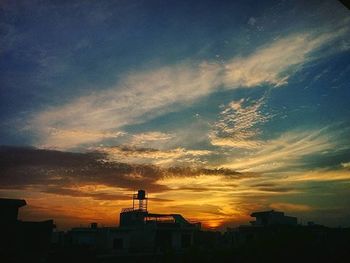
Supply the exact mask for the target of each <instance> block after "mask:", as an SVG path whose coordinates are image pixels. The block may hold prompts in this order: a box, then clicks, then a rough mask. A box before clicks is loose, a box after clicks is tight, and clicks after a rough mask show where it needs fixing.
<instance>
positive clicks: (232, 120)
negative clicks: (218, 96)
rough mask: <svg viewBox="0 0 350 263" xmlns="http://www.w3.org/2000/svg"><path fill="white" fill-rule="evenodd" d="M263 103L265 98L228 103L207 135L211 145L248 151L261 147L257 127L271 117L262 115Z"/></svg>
mask: <svg viewBox="0 0 350 263" xmlns="http://www.w3.org/2000/svg"><path fill="white" fill-rule="evenodd" d="M264 103H265V96H263V97H262V98H260V99H259V100H257V101H255V102H253V103H250V102H249V101H247V100H245V99H241V100H239V101H232V102H231V103H229V105H228V106H226V107H225V109H224V110H223V111H222V112H221V113H220V116H219V120H218V121H217V122H216V123H215V124H214V126H213V131H212V132H211V134H210V135H209V138H210V141H211V144H213V145H216V146H222V147H234V148H248V149H254V148H257V147H259V146H261V144H262V142H261V141H259V140H258V139H257V136H258V135H259V134H260V130H259V128H258V127H257V125H258V124H262V123H264V122H266V121H267V120H268V119H269V118H270V117H271V116H269V115H266V114H265V115H264V114H263V113H262V107H263V106H264ZM245 104H246V105H245Z"/></svg>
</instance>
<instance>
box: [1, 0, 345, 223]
mask: <svg viewBox="0 0 350 263" xmlns="http://www.w3.org/2000/svg"><path fill="white" fill-rule="evenodd" d="M349 62H350V16H349V10H348V9H347V8H346V7H345V6H343V5H342V4H341V3H340V2H339V1H287V0H286V1H247V0H245V1H179V0H177V1H172V0H167V1H153V0H149V1H142V0H140V1H133V0H128V1H126V0H125V1H123V0H120V1H74V0H73V1H32V0H30V1H0V83H1V85H0V145H1V146H0V196H1V197H7V198H20V199H25V200H26V201H27V203H28V205H27V206H26V207H24V208H22V209H21V212H20V218H21V219H23V220H45V219H51V218H52V219H54V221H55V223H56V225H57V227H58V229H68V228H70V227H72V226H78V225H87V224H88V223H90V222H98V223H100V224H102V225H106V226H107V225H108V226H114V225H118V222H119V213H120V211H121V209H122V208H124V207H130V206H131V205H132V200H131V196H132V194H133V193H134V191H135V190H137V189H145V190H146V191H147V192H148V196H149V203H148V204H149V205H148V208H149V210H150V211H152V212H157V213H181V214H182V215H184V216H185V217H186V218H187V219H189V220H191V221H200V222H202V224H203V226H204V227H206V228H210V229H224V228H225V227H227V226H230V227H232V226H237V225H240V224H247V223H248V222H249V221H250V220H251V217H250V214H251V213H252V212H253V211H261V210H271V209H275V210H279V211H284V212H285V213H286V214H287V215H292V216H297V217H298V219H299V222H300V223H306V222H307V221H314V222H317V223H320V224H325V225H327V226H347V227H350V225H349V222H350V136H349V134H350V118H349V116H350V103H349V101H350V63H349Z"/></svg>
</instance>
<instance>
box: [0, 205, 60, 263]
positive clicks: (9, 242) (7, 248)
mask: <svg viewBox="0 0 350 263" xmlns="http://www.w3.org/2000/svg"><path fill="white" fill-rule="evenodd" d="M25 205H26V201H25V200H21V199H7V198H0V222H1V226H2V230H1V235H0V258H1V259H2V260H3V262H29V261H30V262H32V261H33V262H42V261H44V260H45V257H46V256H47V253H48V250H49V245H50V240H51V234H52V230H53V228H54V227H55V226H54V224H53V221H52V220H47V221H41V222H29V221H21V220H18V209H19V208H20V207H23V206H25Z"/></svg>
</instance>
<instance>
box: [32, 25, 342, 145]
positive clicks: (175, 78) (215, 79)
mask: <svg viewBox="0 0 350 263" xmlns="http://www.w3.org/2000/svg"><path fill="white" fill-rule="evenodd" d="M346 30H347V29H346V27H345V26H344V27H343V28H340V29H337V30H333V31H328V32H323V33H320V32H318V33H300V34H293V35H289V36H286V37H281V38H279V39H277V40H273V41H272V42H270V43H268V44H266V45H264V46H261V47H258V48H257V49H256V51H255V52H253V53H251V54H249V55H245V56H241V57H239V56H236V57H234V58H232V59H231V60H228V61H227V62H226V63H225V64H219V63H216V62H211V61H202V62H198V61H190V60H188V61H185V62H182V63H178V64H175V65H169V66H163V67H160V68H158V69H151V70H146V71H142V72H129V73H128V74H126V75H124V76H122V77H121V78H120V81H119V82H118V83H117V84H116V86H114V87H112V88H110V89H108V90H103V91H100V92H98V93H92V94H90V95H87V96H82V97H80V98H77V99H74V100H72V101H71V102H70V103H67V104H64V105H62V106H56V107H52V108H48V109H46V110H44V111H41V112H38V113H36V114H34V115H33V116H32V117H31V118H30V125H29V126H28V129H29V130H30V131H32V132H34V133H35V134H37V135H38V136H37V137H38V138H39V139H38V141H37V142H36V145H43V146H48V145H52V143H50V142H54V143H55V146H56V147H61V148H66V149H67V148H70V147H72V148H73V147H75V146H78V145H81V144H84V143H94V142H99V141H100V140H101V138H102V139H104V138H106V136H105V135H101V136H89V134H95V133H100V132H102V133H111V134H114V133H118V132H121V129H122V127H123V126H125V125H131V124H137V123H142V122H145V121H147V120H150V119H152V118H155V117H157V116H160V115H162V114H164V113H168V112H172V111H177V110H178V109H180V108H181V107H182V108H183V107H186V105H189V104H191V103H193V102H194V101H197V100H199V99H200V98H203V97H205V96H207V95H209V94H211V93H213V92H215V91H218V90H221V89H226V90H227V89H237V88H252V87H256V86H259V85H261V84H269V85H272V86H275V87H276V86H282V85H284V84H286V83H287V81H288V78H289V77H290V76H291V75H292V74H293V73H294V72H295V71H297V70H299V69H300V67H302V66H303V65H304V64H305V63H308V62H310V61H312V60H313V59H316V58H318V57H319V55H315V54H314V53H313V52H314V51H316V50H317V49H319V48H320V47H322V46H324V45H326V44H328V43H330V42H332V41H334V40H336V39H338V38H339V37H341V36H342V35H344V34H345V33H346V32H347V31H346ZM82 130H83V131H85V132H87V133H88V134H87V135H86V136H80V139H79V140H76V142H75V143H74V139H75V138H76V137H77V136H76V134H75V133H74V132H72V131H82ZM62 133H64V134H65V136H62ZM85 138H86V139H85ZM68 141H69V142H70V143H67V142H68ZM218 143H219V142H218Z"/></svg>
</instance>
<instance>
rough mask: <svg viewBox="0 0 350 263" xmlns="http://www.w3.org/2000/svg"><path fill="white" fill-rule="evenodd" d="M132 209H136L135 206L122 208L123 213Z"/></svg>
mask: <svg viewBox="0 0 350 263" xmlns="http://www.w3.org/2000/svg"><path fill="white" fill-rule="evenodd" d="M131 211H134V208H132V207H128V208H123V209H122V213H126V212H131Z"/></svg>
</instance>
